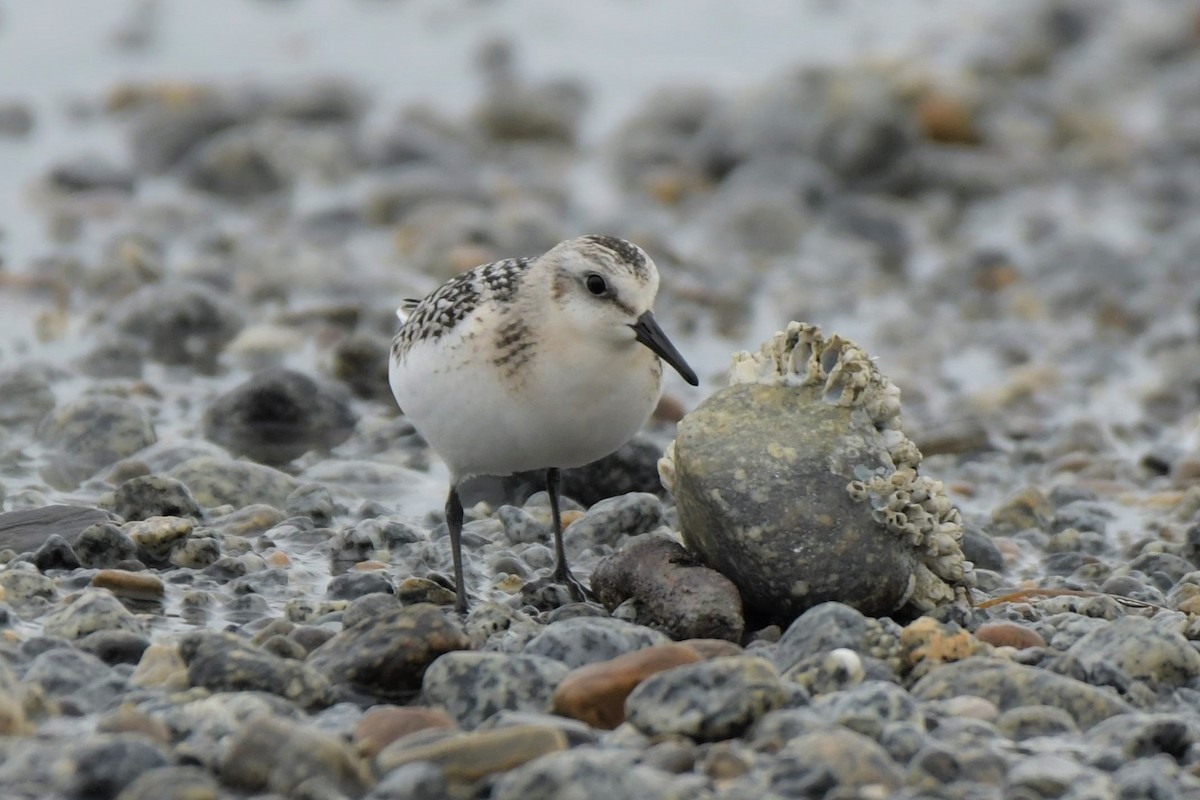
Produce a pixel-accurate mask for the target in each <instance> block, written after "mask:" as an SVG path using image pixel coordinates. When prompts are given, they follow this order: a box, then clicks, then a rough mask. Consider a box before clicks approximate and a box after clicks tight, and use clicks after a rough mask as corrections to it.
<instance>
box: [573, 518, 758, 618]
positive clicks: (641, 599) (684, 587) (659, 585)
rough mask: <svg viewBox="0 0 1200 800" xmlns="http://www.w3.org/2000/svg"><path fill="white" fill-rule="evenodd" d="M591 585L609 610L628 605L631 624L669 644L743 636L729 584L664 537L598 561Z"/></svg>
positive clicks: (645, 539) (636, 542)
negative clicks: (663, 635)
mask: <svg viewBox="0 0 1200 800" xmlns="http://www.w3.org/2000/svg"><path fill="white" fill-rule="evenodd" d="M584 519H586V517H585V518H584ZM580 522H582V520H581V521H580ZM576 524H580V523H578V522H577V523H576ZM591 586H592V591H593V592H595V594H596V597H597V598H598V599H599V600H600V602H602V603H603V604H604V605H605V606H606V607H607V608H609V609H614V608H616V607H617V606H619V605H620V604H621V603H624V602H625V601H627V600H630V599H632V600H634V601H635V602H636V608H637V615H636V617H635V621H636V622H637V623H638V624H640V625H646V626H648V627H651V628H655V629H657V630H661V631H663V632H664V633H666V634H667V635H668V636H670V637H671V638H672V639H707V638H713V639H726V640H729V641H732V642H740V641H741V639H742V634H743V633H744V632H745V626H746V623H745V620H744V619H743V618H742V598H741V595H740V594H738V590H737V587H736V586H734V585H733V582H732V581H730V580H729V579H728V578H726V577H725V576H724V575H722V574H721V573H719V572H717V571H716V570H713V569H709V568H708V567H705V566H702V565H701V564H699V563H697V562H696V561H695V560H694V559H693V558H692V557H691V556H690V555H689V554H688V552H687V551H686V550H684V549H683V547H682V545H680V544H679V543H678V542H676V541H675V540H673V539H671V538H670V537H667V536H656V535H653V534H651V535H647V536H640V537H636V538H634V539H632V540H630V541H629V543H628V544H626V546H625V547H623V548H622V549H621V550H620V552H618V553H615V554H614V555H612V556H609V557H608V558H606V559H605V560H604V561H602V562H600V564H599V565H598V566H597V567H596V569H595V571H594V572H593V573H592V578H591Z"/></svg>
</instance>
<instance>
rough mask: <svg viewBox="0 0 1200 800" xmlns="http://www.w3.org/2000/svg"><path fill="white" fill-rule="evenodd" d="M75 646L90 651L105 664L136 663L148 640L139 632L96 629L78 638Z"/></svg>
mask: <svg viewBox="0 0 1200 800" xmlns="http://www.w3.org/2000/svg"><path fill="white" fill-rule="evenodd" d="M76 646H77V647H78V648H79V649H80V650H82V651H83V652H85V653H91V654H92V655H94V656H96V657H97V658H99V659H100V660H101V661H103V662H104V663H105V664H109V665H114V664H137V663H138V662H139V661H141V658H142V654H143V653H144V652H145V651H146V648H147V647H149V646H150V640H149V639H148V638H147V637H145V636H143V635H142V634H140V633H134V632H133V631H125V630H109V631H96V632H94V633H89V634H88V635H87V636H84V637H83V638H82V639H80V640H79V641H78V642H77V643H76Z"/></svg>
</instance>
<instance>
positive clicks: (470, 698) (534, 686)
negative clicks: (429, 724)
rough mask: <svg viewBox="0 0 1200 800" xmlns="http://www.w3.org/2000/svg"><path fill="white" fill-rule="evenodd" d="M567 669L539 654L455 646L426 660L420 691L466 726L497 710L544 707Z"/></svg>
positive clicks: (489, 715) (432, 703) (546, 707)
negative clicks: (434, 659) (443, 653)
mask: <svg viewBox="0 0 1200 800" xmlns="http://www.w3.org/2000/svg"><path fill="white" fill-rule="evenodd" d="M569 671H570V670H569V668H568V667H567V666H566V665H565V664H563V663H562V662H561V661H555V660H554V659H551V658H546V657H545V656H534V655H512V654H508V653H477V652H471V651H458V652H451V653H446V654H445V655H442V656H440V657H439V658H438V659H437V660H436V661H434V662H433V663H432V664H430V665H429V668H428V669H427V670H425V676H424V678H423V679H422V682H421V696H422V698H423V700H424V701H425V702H426V703H428V704H429V705H432V706H440V707H442V708H444V709H446V711H447V712H449V713H450V715H451V716H452V717H454V719H455V720H457V721H458V724H459V725H460V726H462V727H463V728H466V729H468V730H470V729H474V728H476V727H478V726H479V725H480V723H482V722H483V721H484V720H486V719H488V718H489V717H491V716H492V715H494V714H496V713H497V712H499V711H503V710H520V711H540V712H547V711H550V709H551V707H552V705H553V703H552V698H553V696H554V689H555V687H556V686H558V684H559V683H560V682H561V681H562V680H563V678H564V677H566V675H567V673H568V672H569Z"/></svg>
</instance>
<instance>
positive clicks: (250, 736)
mask: <svg viewBox="0 0 1200 800" xmlns="http://www.w3.org/2000/svg"><path fill="white" fill-rule="evenodd" d="M220 769H221V779H222V781H224V782H225V783H228V784H231V785H233V786H237V787H241V788H244V789H249V790H263V789H265V790H268V791H271V792H277V793H279V794H282V795H285V796H295V795H293V794H292V793H293V792H296V791H297V790H298V788H299V787H300V786H301V785H302V784H303V783H305V782H306V781H309V780H312V779H314V778H323V779H325V780H326V781H328V782H329V784H330V786H331V787H332V788H334V789H336V790H338V791H341V792H345V793H346V794H348V795H350V796H353V797H357V796H359V795H360V794H361V793H362V791H363V789H364V788H365V786H366V785H367V783H368V782H369V778H368V777H367V770H366V765H365V764H363V763H362V762H361V761H360V760H359V759H358V758H357V757H356V756H355V755H354V754H353V753H352V752H351V751H350V748H349V746H348V745H347V744H346V743H345V742H343V741H342V740H340V739H338V738H335V737H333V736H329V735H327V734H324V733H321V732H320V731H318V730H316V729H315V728H312V727H309V726H306V725H302V724H300V723H298V722H296V721H294V720H290V719H284V718H280V717H272V716H261V717H256V718H255V719H253V720H251V721H250V722H249V724H247V725H246V726H245V727H243V728H242V729H241V730H240V731H238V732H237V733H236V734H234V736H233V737H232V739H231V741H230V742H229V747H228V749H227V750H226V754H225V757H224V758H223V759H222V762H221V767H220Z"/></svg>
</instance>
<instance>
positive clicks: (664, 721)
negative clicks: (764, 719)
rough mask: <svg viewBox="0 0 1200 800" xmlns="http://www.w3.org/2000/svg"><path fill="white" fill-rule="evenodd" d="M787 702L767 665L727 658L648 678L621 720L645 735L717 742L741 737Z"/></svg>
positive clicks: (751, 659)
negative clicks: (676, 735)
mask: <svg viewBox="0 0 1200 800" xmlns="http://www.w3.org/2000/svg"><path fill="white" fill-rule="evenodd" d="M791 697H792V691H791V690H789V689H788V687H787V686H785V685H784V684H783V683H782V682H781V681H780V679H779V674H778V673H777V672H776V671H775V667H774V666H773V665H772V664H771V662H769V661H767V660H765V659H761V658H755V657H750V656H727V657H724V658H714V659H712V660H711V661H704V662H701V663H699V664H691V665H687V666H681V667H677V668H675V669H671V670H667V671H666V672H660V673H658V674H657V675H653V676H651V677H650V678H648V679H646V680H645V681H643V682H642V683H641V684H640V685H639V686H638V687H637V688H636V689H634V690H633V692H632V693H630V695H629V697H628V698H626V700H625V716H626V718H627V719H628V720H629V722H630V723H631V724H632V725H633V726H634V727H635V728H637V729H638V730H639V731H641V732H642V733H644V734H646V735H647V736H657V735H662V734H682V735H684V736H688V737H690V738H692V739H696V740H698V741H718V740H721V739H728V738H731V737H733V736H737V735H739V734H740V733H741V732H742V731H744V730H745V729H746V728H747V727H749V726H750V725H751V724H752V723H753V722H754V721H755V720H756V719H758V718H759V717H761V716H762V715H764V714H766V713H767V712H768V711H771V710H773V709H776V708H779V707H780V706H782V705H783V704H784V703H786V702H788V700H789V699H790V698H791Z"/></svg>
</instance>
